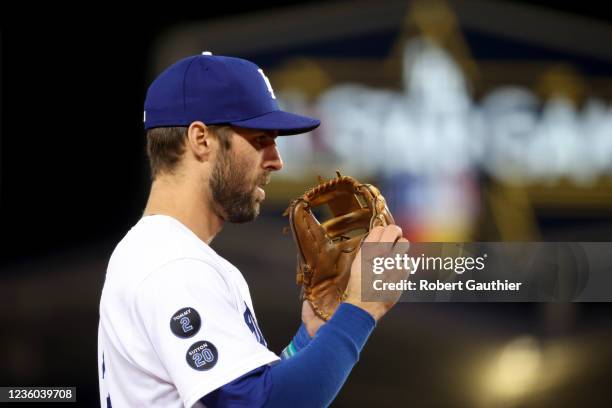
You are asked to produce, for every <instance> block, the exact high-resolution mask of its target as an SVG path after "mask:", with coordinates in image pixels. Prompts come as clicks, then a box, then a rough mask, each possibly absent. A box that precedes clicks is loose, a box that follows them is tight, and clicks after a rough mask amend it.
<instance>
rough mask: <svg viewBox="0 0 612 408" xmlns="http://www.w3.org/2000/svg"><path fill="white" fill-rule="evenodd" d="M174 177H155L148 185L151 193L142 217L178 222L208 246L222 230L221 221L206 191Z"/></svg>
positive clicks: (191, 182) (206, 189)
mask: <svg viewBox="0 0 612 408" xmlns="http://www.w3.org/2000/svg"><path fill="white" fill-rule="evenodd" d="M177 178H178V177H175V176H159V177H157V178H156V179H155V180H154V181H153V184H152V185H151V193H150V194H149V199H148V201H147V206H146V207H145V210H144V214H143V216H146V215H167V216H170V217H173V218H175V219H177V220H178V221H180V222H181V223H182V224H183V225H185V226H186V227H187V228H189V229H190V230H191V231H192V232H193V233H194V234H195V235H196V236H197V237H198V238H200V239H201V240H202V241H204V242H205V243H207V244H210V243H211V242H212V240H213V239H214V237H215V235H217V233H219V231H221V228H223V219H222V218H220V217H219V216H217V215H216V214H215V212H214V211H213V209H212V207H211V205H210V204H209V203H210V202H211V199H210V191H209V189H208V186H206V187H205V188H202V187H201V183H199V184H200V185H199V186H198V185H195V183H194V182H193V181H191V180H185V179H180V180H179V179H177Z"/></svg>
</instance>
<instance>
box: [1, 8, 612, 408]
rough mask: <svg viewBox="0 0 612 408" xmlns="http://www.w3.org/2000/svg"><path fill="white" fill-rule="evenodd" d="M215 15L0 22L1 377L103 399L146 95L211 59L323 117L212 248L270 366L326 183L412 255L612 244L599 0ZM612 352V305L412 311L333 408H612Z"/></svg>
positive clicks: (606, 34) (284, 331)
mask: <svg viewBox="0 0 612 408" xmlns="http://www.w3.org/2000/svg"><path fill="white" fill-rule="evenodd" d="M206 7H207V6H203V7H202V9H201V10H191V11H190V14H189V15H179V14H175V15H172V14H173V12H171V11H164V10H160V11H159V12H158V13H157V14H158V15H157V16H156V17H154V18H151V19H148V20H145V19H133V18H130V17H128V16H123V15H120V13H114V12H112V11H111V10H103V9H100V10H94V9H92V10H82V15H81V17H79V18H69V17H68V16H66V17H58V18H54V19H44V18H40V17H39V18H35V17H32V16H29V15H23V16H21V17H23V23H22V22H21V20H19V22H17V20H16V19H15V20H13V19H11V18H9V17H8V16H7V15H4V16H2V27H1V32H0V39H1V41H2V45H1V47H2V59H1V61H2V64H1V74H2V82H1V85H0V86H1V89H2V98H1V107H2V116H1V118H0V120H1V124H2V133H1V135H0V153H1V156H0V157H1V159H0V186H1V196H0V222H1V224H0V231H2V249H1V250H0V254H1V261H0V299H1V302H2V308H0V322H1V323H2V331H1V333H2V334H1V335H0V361H2V364H0V367H2V368H1V369H0V385H3V386H9V385H41V386H42V385H58V386H59V385H62V386H77V387H78V389H77V398H78V401H79V403H78V404H77V405H79V406H96V405H97V404H98V402H97V401H98V391H97V368H96V360H95V359H96V351H95V350H96V332H97V321H98V311H97V307H98V301H99V294H100V291H101V287H102V283H103V279H104V272H105V267H106V263H107V260H108V257H109V255H110V253H111V252H112V250H113V248H114V245H115V244H116V243H117V242H118V240H119V239H120V238H121V237H122V236H123V235H124V234H125V232H126V231H127V230H128V229H129V228H130V227H131V225H133V224H134V223H135V222H136V221H137V220H138V218H139V217H140V214H141V212H142V208H143V207H144V203H145V200H146V195H147V190H148V177H149V175H148V169H147V163H146V160H145V156H144V136H143V131H142V124H141V119H142V103H143V101H144V94H145V91H146V88H147V86H148V84H149V82H150V81H151V80H152V79H153V78H154V77H155V76H156V75H157V74H158V73H159V72H160V71H161V70H162V69H163V68H164V67H166V66H168V65H169V64H171V63H173V62H174V61H176V60H177V59H179V58H182V57H184V56H188V55H192V54H196V53H200V52H202V51H204V50H210V51H212V52H213V53H215V54H222V55H236V56H242V57H244V58H248V59H251V60H253V61H255V62H256V63H258V64H259V65H260V66H261V67H262V68H264V70H265V71H266V73H267V75H268V77H269V78H270V80H271V82H272V85H273V87H274V90H275V93H276V95H277V97H278V98H279V100H280V101H281V104H282V105H283V106H284V107H286V108H288V109H293V110H296V111H300V112H303V113H307V114H310V115H313V116H317V117H320V118H322V120H323V125H322V126H321V127H320V128H319V129H317V130H316V131H314V132H311V133H310V134H308V135H303V136H297V137H289V138H282V140H280V141H279V145H280V149H281V152H282V154H283V158H284V160H285V169H284V171H283V172H281V173H279V174H277V175H275V176H274V177H273V182H272V183H271V184H270V185H269V186H268V191H267V196H268V199H267V201H266V203H265V205H264V208H263V214H262V216H261V217H260V218H259V219H258V220H257V221H256V222H254V223H252V224H249V225H241V226H233V225H228V226H227V227H226V228H225V229H224V231H223V232H222V233H221V234H220V235H219V236H218V238H217V239H216V240H215V241H214V243H213V247H214V248H215V249H216V250H217V251H218V252H220V253H221V254H222V255H224V256H225V257H226V258H227V259H229V260H230V261H231V262H233V263H234V264H236V265H237V266H238V267H239V268H240V269H241V270H242V272H243V273H244V275H245V277H246V278H247V280H248V281H249V283H250V286H251V291H252V294H253V298H254V302H255V306H256V309H257V315H258V318H259V321H260V325H261V327H262V330H263V332H264V334H265V335H266V337H267V339H268V342H269V344H270V346H271V348H272V349H273V350H275V351H277V352H279V351H280V350H281V349H282V348H283V347H284V346H285V345H286V343H287V341H288V340H289V339H290V336H291V335H293V333H294V331H295V329H296V328H297V327H298V325H299V321H298V319H299V301H298V289H297V288H296V286H295V283H294V277H293V273H294V269H295V266H294V260H295V252H294V247H293V243H292V240H291V238H290V236H288V235H283V234H282V229H283V227H284V226H285V225H286V219H284V218H283V217H282V216H281V213H282V211H283V210H284V208H285V207H286V205H287V203H288V201H289V200H290V199H291V198H293V197H294V196H296V195H297V194H299V193H300V192H302V191H303V190H304V188H305V187H307V186H309V185H311V184H312V183H313V182H314V181H315V179H316V176H317V175H322V176H324V177H332V176H333V175H334V171H335V170H336V169H339V170H341V171H342V172H343V173H344V174H349V175H354V176H356V177H359V178H360V179H363V180H367V181H371V182H374V183H376V184H377V185H380V186H381V190H382V191H383V193H384V194H385V195H386V197H387V198H388V201H389V204H390V207H391V209H392V211H393V213H394V214H395V215H396V219H398V221H399V222H400V223H401V224H402V226H403V228H404V231H405V233H406V236H407V237H408V238H409V239H411V240H412V241H422V242H427V241H506V240H508V241H611V239H610V238H611V236H612V46H611V44H612V23H611V19H610V14H606V13H607V10H606V9H605V8H604V9H601V10H590V9H588V7H587V5H586V4H583V2H580V3H571V4H568V5H561V4H554V5H548V4H546V3H544V2H533V1H531V2H526V1H500V0H491V1H487V0H465V1H437V0H436V1H410V2H408V1H397V0H388V1H385V2H376V1H328V2H284V3H283V5H282V6H280V5H276V4H272V3H266V4H263V5H260V4H252V5H248V6H244V7H243V8H242V9H241V10H239V11H237V10H234V9H231V8H230V7H229V6H228V7H226V8H225V9H223V7H222V6H221V8H215V9H214V10H210V9H206ZM87 13H95V14H96V15H97V17H96V21H95V22H94V21H92V20H90V19H89V18H87V17H86V16H87V15H88V14H87ZM611 269H612V265H611ZM611 273H612V270H611ZM611 340H612V307H611V306H610V305H609V304H607V303H581V304H576V303H555V304H527V303H521V304H517V303H515V304H483V303H480V304H473V303H452V304H451V303H447V304H444V303H437V304H425V303H423V304H401V305H398V307H396V309H394V310H393V312H392V313H390V315H389V316H388V317H386V318H385V320H384V321H383V322H382V324H381V326H380V327H379V328H378V329H377V331H376V332H375V334H374V335H373V338H372V339H371V341H370V342H369V344H368V345H367V347H366V349H365V351H364V353H363V355H362V358H361V361H360V363H359V364H358V366H357V367H356V368H355V370H354V372H353V374H352V375H351V377H350V378H349V381H348V383H347V384H346V386H345V387H344V389H343V390H342V391H341V393H340V395H339V396H338V398H337V400H336V402H335V403H334V405H333V406H337V407H365V406H384V407H395V406H398V407H399V406H410V407H443V406H456V407H549V406H558V407H561V406H568V407H574V406H581V407H582V406H611V405H612V390H611V389H610V386H609V384H610V382H611V374H612V369H611V366H610V364H611V363H612V351H611V348H610V343H611Z"/></svg>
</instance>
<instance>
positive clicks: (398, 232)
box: [380, 224, 402, 244]
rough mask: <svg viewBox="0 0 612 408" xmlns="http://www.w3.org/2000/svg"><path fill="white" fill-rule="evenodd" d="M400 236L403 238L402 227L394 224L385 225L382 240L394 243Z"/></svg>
mask: <svg viewBox="0 0 612 408" xmlns="http://www.w3.org/2000/svg"><path fill="white" fill-rule="evenodd" d="M400 238H402V229H401V228H400V227H398V226H397V225H393V224H392V225H387V226H386V227H385V229H384V231H383V233H382V237H381V238H380V241H381V242H389V243H393V244H394V243H395V242H396V241H397V240H398V239H400Z"/></svg>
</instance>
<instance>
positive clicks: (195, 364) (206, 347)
mask: <svg viewBox="0 0 612 408" xmlns="http://www.w3.org/2000/svg"><path fill="white" fill-rule="evenodd" d="M185 358H186V360H187V364H189V365H190V366H191V368H193V369H194V370H198V371H206V370H210V369H211V368H213V367H214V366H215V364H217V360H218V359H219V353H218V352H217V348H216V347H215V345H214V344H212V343H211V342H210V341H206V340H202V341H198V342H195V343H193V344H192V345H191V347H189V350H187V355H186V356H185Z"/></svg>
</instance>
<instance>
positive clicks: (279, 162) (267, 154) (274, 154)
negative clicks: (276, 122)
mask: <svg viewBox="0 0 612 408" xmlns="http://www.w3.org/2000/svg"><path fill="white" fill-rule="evenodd" d="M263 159H264V160H263V164H262V167H263V168H264V169H266V170H268V171H279V170H280V169H282V168H283V159H281V155H280V152H279V151H278V149H277V148H276V144H271V145H269V146H266V148H265V149H264V157H263Z"/></svg>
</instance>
